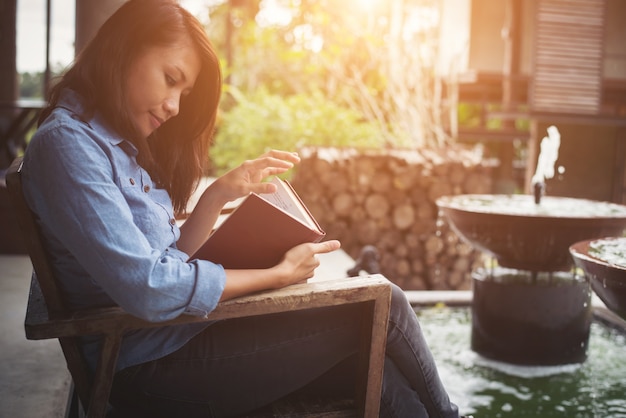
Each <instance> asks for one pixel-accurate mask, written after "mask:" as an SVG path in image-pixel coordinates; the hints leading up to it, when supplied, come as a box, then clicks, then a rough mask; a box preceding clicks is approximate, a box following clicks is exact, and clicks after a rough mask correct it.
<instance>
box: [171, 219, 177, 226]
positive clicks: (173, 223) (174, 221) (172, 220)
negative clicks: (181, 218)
mask: <svg viewBox="0 0 626 418" xmlns="http://www.w3.org/2000/svg"><path fill="white" fill-rule="evenodd" d="M170 225H172V226H174V225H176V219H175V218H170Z"/></svg>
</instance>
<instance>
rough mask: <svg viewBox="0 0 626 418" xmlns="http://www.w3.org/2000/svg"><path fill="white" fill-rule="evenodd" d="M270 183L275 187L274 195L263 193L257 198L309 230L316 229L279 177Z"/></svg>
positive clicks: (305, 211)
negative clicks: (293, 218)
mask: <svg viewBox="0 0 626 418" xmlns="http://www.w3.org/2000/svg"><path fill="white" fill-rule="evenodd" d="M270 183H273V184H275V185H276V187H277V189H278V190H277V191H276V193H263V194H261V195H259V196H261V197H262V198H263V199H265V200H267V201H268V202H270V203H271V204H273V205H275V206H277V207H279V208H281V209H282V210H284V211H285V212H287V213H289V214H291V215H292V216H294V217H296V218H297V219H299V220H300V221H302V222H303V223H304V224H306V225H308V226H310V227H311V228H313V229H317V225H316V224H315V222H314V221H313V220H312V219H311V218H310V216H309V213H308V212H307V210H306V209H305V208H303V207H302V203H301V202H300V199H299V198H298V197H297V196H294V195H293V191H292V190H291V189H290V188H289V186H288V185H286V184H285V183H284V182H283V180H281V179H280V178H279V177H274V178H273V179H272V181H271V182H270Z"/></svg>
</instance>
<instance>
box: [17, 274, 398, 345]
mask: <svg viewBox="0 0 626 418" xmlns="http://www.w3.org/2000/svg"><path fill="white" fill-rule="evenodd" d="M390 291H391V290H390V283H389V281H388V280H387V279H386V278H385V277H384V276H382V275H380V274H375V275H370V276H360V277H353V278H343V279H337V280H328V281H319V282H309V283H302V284H295V285H291V286H288V287H285V288H282V289H276V290H270V291H264V292H259V293H255V294H252V295H247V296H242V297H239V298H235V299H231V300H228V301H225V302H221V303H220V304H218V306H217V307H216V308H215V310H213V311H212V312H211V313H210V314H209V315H208V316H206V317H202V316H193V315H184V314H183V315H180V316H179V317H177V318H175V319H172V320H169V321H165V322H149V321H146V320H143V319H140V318H137V317H135V316H132V315H130V314H128V313H126V312H125V311H124V310H123V309H121V308H119V307H110V308H98V309H87V310H81V311H76V312H74V313H72V315H71V316H64V317H54V318H50V317H49V316H48V312H47V309H46V306H45V302H44V300H43V297H42V296H41V290H40V289H39V288H38V284H37V281H36V279H33V283H31V291H30V295H29V299H28V308H27V313H26V321H25V323H24V328H25V330H26V338H27V339H30V340H41V339H50V338H63V337H75V336H81V335H99V334H106V333H108V332H110V331H112V330H117V331H118V332H120V331H121V332H125V331H129V330H133V329H139V328H154V327H162V326H168V325H179V324H188V323H194V322H205V321H212V320H218V319H227V318H237V317H244V316H253V315H264V314H270V313H278V312H286V311H294V310H300V309H310V308H317V307H323V306H334V305H341V304H345V303H359V302H366V301H372V300H376V299H377V298H379V297H389V296H388V295H389V293H390Z"/></svg>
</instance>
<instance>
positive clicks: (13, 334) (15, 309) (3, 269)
mask: <svg viewBox="0 0 626 418" xmlns="http://www.w3.org/2000/svg"><path fill="white" fill-rule="evenodd" d="M31 270H32V267H31V264H30V259H29V258H28V256H26V255H0V317H1V318H2V319H3V320H2V321H1V322H0V418H57V417H63V416H64V414H65V403H66V400H67V393H68V390H69V383H70V378H69V373H68V372H67V369H66V366H65V359H64V358H63V353H62V352H61V347H60V345H59V342H58V341H57V340H46V341H29V340H27V339H26V337H25V336H24V314H25V309H26V301H27V299H28V288H29V286H30V274H31Z"/></svg>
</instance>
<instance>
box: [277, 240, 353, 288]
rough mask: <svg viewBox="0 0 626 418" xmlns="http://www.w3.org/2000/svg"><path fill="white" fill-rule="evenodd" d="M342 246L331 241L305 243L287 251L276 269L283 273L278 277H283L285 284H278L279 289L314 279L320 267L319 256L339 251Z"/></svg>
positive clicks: (337, 242) (335, 241)
mask: <svg viewBox="0 0 626 418" xmlns="http://www.w3.org/2000/svg"><path fill="white" fill-rule="evenodd" d="M339 247H341V244H340V243H339V241H337V240H329V241H324V242H318V243H305V244H300V245H297V246H295V247H293V248H292V249H291V250H289V251H287V253H286V254H285V256H284V257H283V259H282V261H281V262H280V263H279V264H278V265H277V266H276V269H278V270H279V271H282V274H281V273H279V274H278V277H283V278H284V282H283V283H278V286H277V287H283V286H287V285H290V284H293V283H299V282H303V281H305V280H307V279H310V278H311V277H313V274H314V273H315V269H316V268H318V267H319V265H320V261H319V258H318V257H317V255H318V254H324V253H330V252H332V251H335V250H338V249H339Z"/></svg>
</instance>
